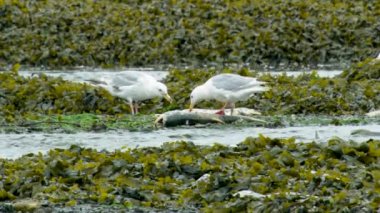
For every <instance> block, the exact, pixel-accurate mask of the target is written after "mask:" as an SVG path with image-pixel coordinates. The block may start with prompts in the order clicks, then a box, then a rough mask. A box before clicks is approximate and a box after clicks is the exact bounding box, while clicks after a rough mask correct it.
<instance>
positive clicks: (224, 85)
mask: <svg viewBox="0 0 380 213" xmlns="http://www.w3.org/2000/svg"><path fill="white" fill-rule="evenodd" d="M210 80H211V83H212V85H213V86H214V87H215V88H217V89H223V90H228V91H239V90H244V89H248V88H251V87H255V86H260V85H264V84H265V82H262V81H257V80H256V79H255V78H250V77H243V76H240V75H235V74H220V75H217V76H214V77H212V78H211V79H210Z"/></svg>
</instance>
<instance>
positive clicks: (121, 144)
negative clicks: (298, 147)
mask: <svg viewBox="0 0 380 213" xmlns="http://www.w3.org/2000/svg"><path fill="white" fill-rule="evenodd" d="M357 129H366V130H369V131H379V130H380V124H370V125H360V126H352V125H347V126H303V127H287V128H259V127H246V128H238V127H231V126H229V127H222V128H220V127H219V128H213V127H210V128H195V127H189V128H173V129H160V130H157V131H151V132H130V131H109V132H104V133H91V132H82V133H76V134H56V133H55V134H46V133H26V134H0V157H1V158H12V159H14V158H18V157H20V156H22V155H24V154H27V153H38V152H42V153H45V152H47V151H48V150H50V149H53V148H68V147H70V145H73V144H75V145H79V146H83V147H89V148H95V149H98V150H103V149H105V150H109V151H113V150H115V149H123V148H127V147H129V148H135V147H143V146H160V145H161V144H162V143H164V142H168V141H179V140H184V141H192V142H194V143H195V144H199V145H211V144H214V143H220V144H225V145H236V144H237V143H240V142H242V141H243V140H244V139H245V138H246V137H249V136H252V137H257V136H258V135H259V134H263V135H265V136H268V137H271V138H288V137H295V138H296V141H298V142H300V141H302V142H312V141H316V142H326V141H327V140H328V139H330V138H332V137H335V136H337V137H340V138H342V139H344V140H354V141H357V142H363V141H366V140H369V139H371V138H372V139H378V140H380V136H357V135H351V132H352V131H353V130H357Z"/></svg>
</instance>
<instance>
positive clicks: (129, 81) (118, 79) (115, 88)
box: [87, 71, 172, 114]
mask: <svg viewBox="0 0 380 213" xmlns="http://www.w3.org/2000/svg"><path fill="white" fill-rule="evenodd" d="M87 82H90V83H91V84H93V85H96V86H101V87H103V88H105V89H106V90H108V91H109V92H110V93H111V94H112V95H114V96H117V97H120V98H122V99H124V100H127V101H128V103H129V106H130V108H131V113H132V114H137V113H138V103H139V101H143V100H147V99H152V98H155V97H164V98H165V99H166V100H167V101H169V102H171V101H172V99H171V97H170V96H169V94H168V89H167V87H166V85H165V84H163V83H161V82H159V81H157V80H156V79H155V78H154V77H152V76H151V75H149V74H146V73H142V72H138V71H124V72H120V73H118V74H117V75H115V76H103V77H100V78H99V79H90V80H87Z"/></svg>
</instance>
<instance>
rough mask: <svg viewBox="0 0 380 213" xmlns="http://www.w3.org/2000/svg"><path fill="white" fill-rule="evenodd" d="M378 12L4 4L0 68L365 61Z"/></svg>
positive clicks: (324, 7) (287, 4)
mask: <svg viewBox="0 0 380 213" xmlns="http://www.w3.org/2000/svg"><path fill="white" fill-rule="evenodd" d="M379 9H380V8H379V4H378V2H376V1H371V0H361V1H346V0H336V1H320V0H307V1H300V0H286V1H276V0H270V1H259V0H253V1H233V2H232V1H226V0H218V1H191V2H188V1H185V0H176V1H159V0H148V1H135V0H134V1H109V0H106V1H80V0H64V1H49V0H48V1H19V0H15V1H4V0H2V1H0V13H1V16H0V35H1V39H0V46H1V47H2V48H1V50H0V65H2V66H5V65H7V64H14V63H20V64H23V65H31V66H44V67H62V66H75V65H87V66H103V67H112V66H125V65H126V66H149V65H159V64H161V65H168V64H174V65H176V66H178V65H194V66H197V67H201V66H203V65H205V64H206V65H218V66H224V65H226V64H243V63H244V64H249V66H253V67H255V66H261V65H267V66H279V65H281V64H282V65H284V66H285V67H288V66H293V67H294V66H313V65H316V64H317V63H336V62H351V61H360V60H362V59H364V58H366V57H369V56H371V55H374V54H375V52H377V51H378V49H379V45H380V40H379V37H378V29H379V22H378V19H379V13H378V11H379ZM30 41H33V42H30Z"/></svg>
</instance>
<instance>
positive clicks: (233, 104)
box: [231, 103, 235, 115]
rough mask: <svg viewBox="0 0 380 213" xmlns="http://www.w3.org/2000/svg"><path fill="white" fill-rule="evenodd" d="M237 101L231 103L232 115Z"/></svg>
mask: <svg viewBox="0 0 380 213" xmlns="http://www.w3.org/2000/svg"><path fill="white" fill-rule="evenodd" d="M234 109H235V103H231V115H232V114H233V113H234Z"/></svg>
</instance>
